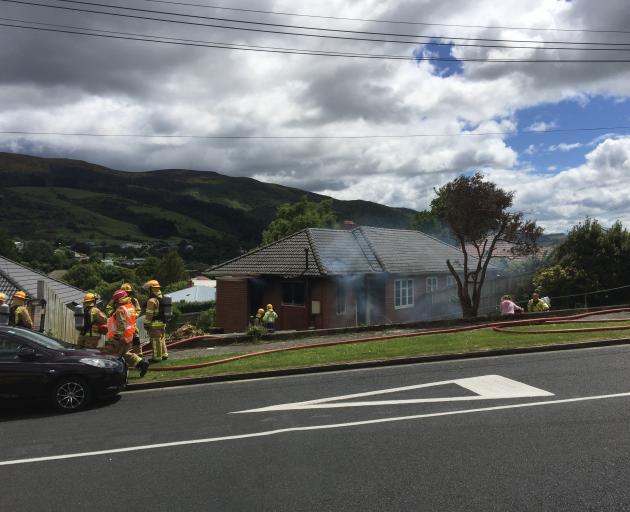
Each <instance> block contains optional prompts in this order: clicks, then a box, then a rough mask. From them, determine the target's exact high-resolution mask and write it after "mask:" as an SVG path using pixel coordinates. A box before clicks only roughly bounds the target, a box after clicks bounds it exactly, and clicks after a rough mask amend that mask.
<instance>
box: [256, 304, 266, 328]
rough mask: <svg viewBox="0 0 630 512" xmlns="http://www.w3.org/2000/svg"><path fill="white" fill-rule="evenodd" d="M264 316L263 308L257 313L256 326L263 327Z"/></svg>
mask: <svg viewBox="0 0 630 512" xmlns="http://www.w3.org/2000/svg"><path fill="white" fill-rule="evenodd" d="M263 316H265V310H264V309H263V308H260V309H259V310H258V311H256V318H255V319H254V325H259V326H260V327H262V325H263Z"/></svg>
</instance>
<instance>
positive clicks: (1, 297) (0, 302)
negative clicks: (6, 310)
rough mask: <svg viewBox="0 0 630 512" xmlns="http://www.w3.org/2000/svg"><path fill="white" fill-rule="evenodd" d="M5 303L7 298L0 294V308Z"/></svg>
mask: <svg viewBox="0 0 630 512" xmlns="http://www.w3.org/2000/svg"><path fill="white" fill-rule="evenodd" d="M6 301H7V296H6V295H5V294H4V293H2V292H0V306H2V304H4V303H5V302H6Z"/></svg>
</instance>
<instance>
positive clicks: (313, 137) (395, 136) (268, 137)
mask: <svg viewBox="0 0 630 512" xmlns="http://www.w3.org/2000/svg"><path fill="white" fill-rule="evenodd" d="M611 130H630V126H606V127H603V126H601V127H580V128H552V129H548V130H521V131H520V132H462V133H411V134H380V135H200V134H181V135H173V134H162V135H160V134H141V133H80V132H76V133H68V132H35V131H24V130H0V135H45V136H63V137H107V138H117V137H121V138H146V139H216V140H223V139H227V140H229V139H243V140H251V139H255V140H274V139H308V140H327V139H411V138H428V137H440V138H441V137H485V136H495V135H502V136H508V137H515V136H517V135H525V134H534V135H536V134H546V133H571V132H594V131H611Z"/></svg>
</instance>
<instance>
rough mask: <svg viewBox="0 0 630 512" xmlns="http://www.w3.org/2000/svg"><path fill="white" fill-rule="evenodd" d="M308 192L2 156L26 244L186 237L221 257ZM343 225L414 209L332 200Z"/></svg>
mask: <svg viewBox="0 0 630 512" xmlns="http://www.w3.org/2000/svg"><path fill="white" fill-rule="evenodd" d="M304 195H306V196H307V197H308V198H309V199H310V200H312V201H321V200H322V199H325V198H326V196H322V195H318V194H313V193H310V192H305V191H303V190H298V189H295V188H290V187H284V186H280V185H274V184H270V183H262V182H260V181H256V180H254V179H251V178H233V177H229V176H224V175H221V174H218V173H215V172H204V171H192V170H185V169H165V170H155V171H146V172H125V171H118V170H113V169H108V168H106V167H102V166H99V165H95V164H91V163H88V162H83V161H78V160H67V159H52V158H38V157H32V156H26V155H18V154H13V153H0V201H2V205H3V210H4V211H3V229H5V230H6V231H8V233H9V234H10V235H11V236H13V237H17V238H20V239H23V240H35V239H43V240H50V241H54V242H57V241H61V242H64V243H71V242H87V241H94V242H96V243H103V242H104V243H108V244H111V243H117V242H128V241H134V242H135V241H140V242H142V241H146V242H155V241H158V240H160V241H166V242H168V243H170V244H172V245H176V244H178V243H179V242H181V241H182V240H186V241H188V242H190V243H191V244H192V245H193V246H194V248H195V253H196V254H195V256H196V259H198V260H199V261H205V262H208V263H216V262H219V261H222V260H224V259H226V258H229V257H233V256H235V255H237V254H239V253H240V251H241V250H243V249H250V248H252V247H254V246H256V245H258V244H259V243H260V239H261V233H262V231H263V229H264V228H265V227H266V226H267V225H268V224H269V223H270V222H271V221H272V220H273V218H274V216H275V212H276V208H277V207H278V206H279V205H281V204H283V203H293V202H295V201H298V200H299V199H300V198H301V197H302V196H304ZM333 208H334V210H335V212H336V214H337V218H338V219H339V220H340V221H343V220H345V219H350V220H353V221H354V222H355V223H357V224H363V225H371V226H379V227H391V228H406V227H408V226H409V224H410V221H411V219H412V217H413V215H414V213H415V212H414V211H412V210H408V209H402V208H390V207H387V206H383V205H379V204H376V203H371V202H368V201H338V200H333Z"/></svg>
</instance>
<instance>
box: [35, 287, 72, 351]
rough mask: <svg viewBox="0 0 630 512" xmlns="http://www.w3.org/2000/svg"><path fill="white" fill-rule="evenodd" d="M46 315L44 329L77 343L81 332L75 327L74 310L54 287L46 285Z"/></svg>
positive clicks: (69, 341) (59, 337)
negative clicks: (64, 301) (60, 297)
mask: <svg viewBox="0 0 630 512" xmlns="http://www.w3.org/2000/svg"><path fill="white" fill-rule="evenodd" d="M43 296H44V299H45V300H46V316H45V319H44V330H45V331H46V332H47V333H49V334H50V335H51V336H54V337H55V338H57V339H60V340H63V341H67V342H68V343H77V340H78V337H79V333H78V332H77V330H76V329H75V328H74V312H73V311H72V309H70V308H69V307H67V306H66V305H65V304H64V303H63V302H62V301H61V300H60V299H59V297H57V294H56V293H55V291H54V290H53V289H52V288H49V287H48V286H46V285H44V294H43Z"/></svg>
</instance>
